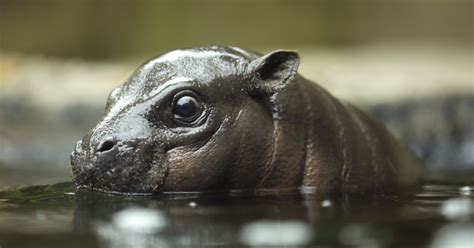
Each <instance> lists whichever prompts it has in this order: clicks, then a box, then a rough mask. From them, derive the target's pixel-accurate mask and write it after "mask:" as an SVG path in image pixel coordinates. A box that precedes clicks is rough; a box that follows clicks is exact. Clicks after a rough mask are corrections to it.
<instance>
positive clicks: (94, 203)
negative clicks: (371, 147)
mask: <svg viewBox="0 0 474 248" xmlns="http://www.w3.org/2000/svg"><path fill="white" fill-rule="evenodd" d="M473 196H474V187H473V185H465V184H456V185H441V184H427V185H424V186H423V188H422V189H420V190H419V191H418V192H416V193H413V194H409V195H406V196H383V195H376V196H374V195H362V196H361V195H359V196H355V195H319V194H304V195H302V194H300V193H299V192H291V191H286V192H285V191H283V192H259V193H250V192H247V193H238V192H234V193H218V194H178V195H165V196H123V195H114V194H106V193H101V192H95V191H91V190H86V189H82V190H79V191H75V190H74V188H73V186H72V184H71V183H60V184H54V185H46V186H33V187H26V188H20V189H10V190H5V191H1V192H0V247H2V248H9V247H208V246H212V247H214V246H217V247H219V246H221V247H261V246H265V247H268V246H277V247H280V246H284V247H315V246H316V247H469V246H470V245H472V244H474V242H473V241H474V240H473V235H472V234H473V233H474V198H473ZM471 247H472V246H471Z"/></svg>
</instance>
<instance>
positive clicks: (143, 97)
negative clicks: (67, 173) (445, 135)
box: [71, 46, 422, 193]
mask: <svg viewBox="0 0 474 248" xmlns="http://www.w3.org/2000/svg"><path fill="white" fill-rule="evenodd" d="M299 63H300V58H299V56H298V54H297V53H296V52H294V51H284V50H278V51H274V52H272V53H269V54H267V55H264V56H262V55H259V54H256V53H253V52H250V51H245V50H242V49H239V48H233V47H221V46H213V47H203V48H194V49H185V50H175V51H172V52H169V53H167V54H164V55H162V56H160V57H158V58H155V59H152V60H150V61H148V62H146V63H145V64H143V65H142V66H140V67H139V68H138V69H137V71H136V72H135V73H134V74H133V75H132V76H131V77H130V79H128V81H127V82H125V83H124V84H123V85H121V86H119V87H118V88H116V89H115V90H113V91H112V93H111V94H110V96H109V99H108V101H107V107H106V113H105V114H104V116H103V118H102V120H101V121H100V122H99V123H98V124H97V126H96V127H95V128H93V129H92V130H91V131H89V133H88V134H87V135H86V136H85V137H84V139H82V140H81V141H79V142H78V143H77V145H76V149H75V150H74V152H73V153H72V154H71V164H72V169H73V173H74V182H75V184H76V185H77V186H78V187H90V188H94V189H99V190H104V191H110V192H122V193H160V192H181V191H214V190H216V191H223V190H247V189H250V190H259V189H295V188H301V189H303V190H304V189H307V190H319V191H324V192H326V191H342V192H368V191H371V192H389V191H396V190H398V189H400V188H404V187H408V186H412V185H416V183H417V182H418V181H419V179H420V177H421V174H422V170H421V165H420V163H419V161H418V159H417V158H416V157H415V156H414V155H413V154H412V153H411V152H410V151H409V150H408V149H407V148H406V147H404V146H402V145H401V144H400V143H399V142H398V141H397V140H395V139H394V138H393V137H392V135H391V134H390V133H389V132H388V131H387V130H386V129H385V127H384V126H382V125H381V124H379V123H377V122H375V121H374V120H372V119H370V118H369V117H368V116H367V115H365V114H364V113H362V112H361V111H359V110H358V109H357V108H355V107H354V106H352V105H350V104H348V103H344V102H341V101H339V100H337V99H336V98H334V97H333V96H331V95H330V94H329V93H328V92H327V91H325V90H324V89H322V88H321V87H320V86H318V85H317V84H316V83H314V82H311V81H309V80H307V79H304V78H303V77H302V76H300V75H299V74H297V69H298V65H299ZM361 90H363V89H361Z"/></svg>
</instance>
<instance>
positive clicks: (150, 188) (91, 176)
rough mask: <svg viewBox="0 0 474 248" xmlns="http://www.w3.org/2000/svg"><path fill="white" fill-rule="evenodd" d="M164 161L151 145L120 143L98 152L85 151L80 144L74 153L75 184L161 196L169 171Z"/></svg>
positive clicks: (79, 143) (96, 150) (161, 155)
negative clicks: (166, 173)
mask: <svg viewBox="0 0 474 248" xmlns="http://www.w3.org/2000/svg"><path fill="white" fill-rule="evenodd" d="M162 158H163V154H161V153H157V152H153V150H152V149H151V148H150V147H149V146H140V147H136V146H133V145H131V144H127V143H124V142H117V143H116V144H115V145H114V146H113V147H110V148H109V149H105V150H98V149H84V147H83V144H82V142H81V141H79V142H78V143H77V145H76V149H75V150H74V151H73V152H72V153H71V166H72V173H73V182H74V184H75V185H76V187H77V188H90V189H94V190H98V191H103V192H110V193H120V194H132V193H133V194H153V193H158V192H160V190H161V188H162V185H163V181H164V175H165V171H166V170H165V169H164V166H163V163H161V161H162Z"/></svg>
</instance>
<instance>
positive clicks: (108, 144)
mask: <svg viewBox="0 0 474 248" xmlns="http://www.w3.org/2000/svg"><path fill="white" fill-rule="evenodd" d="M114 145H115V143H114V142H113V141H112V140H106V141H103V142H102V143H100V144H99V146H98V148H97V151H98V152H106V151H108V150H110V149H112V148H113V147H114Z"/></svg>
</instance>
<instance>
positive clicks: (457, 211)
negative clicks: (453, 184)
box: [441, 197, 474, 220]
mask: <svg viewBox="0 0 474 248" xmlns="http://www.w3.org/2000/svg"><path fill="white" fill-rule="evenodd" d="M441 214H443V215H444V216H445V217H446V218H448V219H452V220H469V219H472V218H473V217H474V200H472V199H469V198H465V197H460V198H453V199H449V200H447V201H445V202H443V204H442V205H441Z"/></svg>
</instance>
